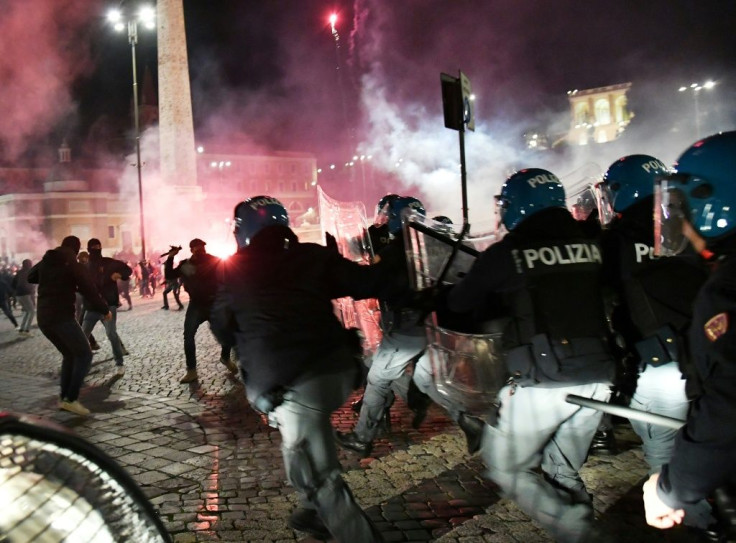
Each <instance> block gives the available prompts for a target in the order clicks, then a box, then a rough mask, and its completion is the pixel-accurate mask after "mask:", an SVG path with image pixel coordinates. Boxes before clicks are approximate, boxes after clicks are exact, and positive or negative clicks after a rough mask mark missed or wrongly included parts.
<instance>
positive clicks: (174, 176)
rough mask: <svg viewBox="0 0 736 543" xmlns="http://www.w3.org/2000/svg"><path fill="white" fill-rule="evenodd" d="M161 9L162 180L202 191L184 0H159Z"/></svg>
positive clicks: (182, 189)
mask: <svg viewBox="0 0 736 543" xmlns="http://www.w3.org/2000/svg"><path fill="white" fill-rule="evenodd" d="M157 10H158V12H157V15H156V20H157V23H158V108H159V145H160V153H161V156H160V161H161V162H160V169H161V180H162V181H163V184H164V186H169V187H174V188H175V189H176V191H177V192H179V193H187V192H189V193H194V194H199V193H201V189H200V188H199V186H198V185H197V164H196V161H197V159H196V151H195V148H194V123H193V121H192V95H191V92H190V89H189V62H188V60H187V38H186V30H185V28H184V4H183V0H158V2H157Z"/></svg>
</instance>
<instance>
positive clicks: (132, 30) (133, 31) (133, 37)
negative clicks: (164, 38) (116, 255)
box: [107, 6, 155, 260]
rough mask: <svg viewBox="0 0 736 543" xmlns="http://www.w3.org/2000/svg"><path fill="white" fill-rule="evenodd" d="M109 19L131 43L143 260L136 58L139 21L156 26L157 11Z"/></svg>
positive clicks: (144, 10) (114, 15) (145, 10)
mask: <svg viewBox="0 0 736 543" xmlns="http://www.w3.org/2000/svg"><path fill="white" fill-rule="evenodd" d="M107 18H108V21H110V23H111V24H112V25H113V28H114V29H115V30H117V31H118V32H121V31H123V30H124V29H125V28H126V26H127V28H128V43H130V52H131V59H132V66H133V117H134V121H133V124H134V126H135V156H136V161H135V162H136V169H137V170H138V210H139V213H140V228H141V260H145V259H146V230H145V222H146V220H145V215H144V214H143V176H142V172H141V129H140V115H139V112H138V75H137V66H136V59H135V46H136V45H137V44H138V23H139V22H140V23H141V24H143V25H144V26H145V27H146V28H148V29H153V28H154V24H155V23H154V21H155V11H154V10H153V8H152V7H150V6H142V7H141V8H140V9H139V11H138V13H137V14H136V15H135V16H133V17H130V18H129V19H128V20H127V21H124V16H123V13H122V12H121V11H120V10H111V11H110V12H109V13H108V16H107Z"/></svg>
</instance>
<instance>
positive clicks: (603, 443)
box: [589, 428, 618, 455]
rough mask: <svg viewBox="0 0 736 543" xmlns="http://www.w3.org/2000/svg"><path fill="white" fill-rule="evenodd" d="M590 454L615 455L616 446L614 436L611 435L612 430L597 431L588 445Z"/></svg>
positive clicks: (616, 451)
mask: <svg viewBox="0 0 736 543" xmlns="http://www.w3.org/2000/svg"><path fill="white" fill-rule="evenodd" d="M589 452H590V454H594V455H595V454H603V455H608V454H617V453H618V446H617V445H616V436H614V435H613V429H612V428H609V429H607V430H598V431H597V432H596V433H595V435H594V436H593V441H592V442H591V443H590V451H589Z"/></svg>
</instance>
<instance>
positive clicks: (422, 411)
mask: <svg viewBox="0 0 736 543" xmlns="http://www.w3.org/2000/svg"><path fill="white" fill-rule="evenodd" d="M406 403H407V405H408V406H409V409H411V410H412V411H413V412H414V418H413V419H412V421H411V427H412V428H415V429H416V428H419V427H420V426H421V425H422V423H423V422H424V419H426V418H427V409H428V408H429V406H430V404H431V403H432V399H431V398H430V397H429V396H427V395H426V394H425V393H424V392H422V391H421V390H419V387H417V385H416V384H415V383H414V379H411V380H410V381H409V388H408V390H407V391H406Z"/></svg>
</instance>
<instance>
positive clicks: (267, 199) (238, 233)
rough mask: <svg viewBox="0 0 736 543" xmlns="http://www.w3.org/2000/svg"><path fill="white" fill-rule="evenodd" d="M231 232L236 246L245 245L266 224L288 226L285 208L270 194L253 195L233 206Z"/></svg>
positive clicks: (241, 246)
mask: <svg viewBox="0 0 736 543" xmlns="http://www.w3.org/2000/svg"><path fill="white" fill-rule="evenodd" d="M234 223H235V225H234V228H233V233H234V234H235V240H236V241H237V242H238V247H239V248H241V249H242V248H243V247H247V246H248V245H249V244H250V242H251V240H252V239H253V236H255V235H256V234H257V233H258V232H260V231H261V230H263V229H264V228H265V227H267V226H273V225H276V224H280V225H282V226H289V215H288V213H287V212H286V208H285V207H284V206H283V204H282V203H281V202H279V201H278V200H277V199H276V198H272V197H271V196H254V197H253V198H248V199H247V200H245V201H244V202H240V203H239V204H238V205H237V206H235V219H234Z"/></svg>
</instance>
